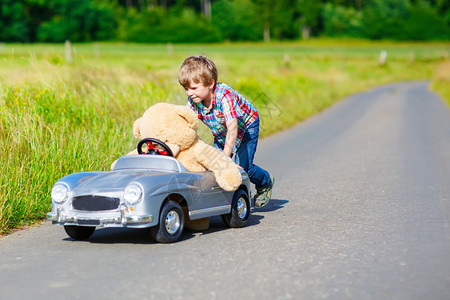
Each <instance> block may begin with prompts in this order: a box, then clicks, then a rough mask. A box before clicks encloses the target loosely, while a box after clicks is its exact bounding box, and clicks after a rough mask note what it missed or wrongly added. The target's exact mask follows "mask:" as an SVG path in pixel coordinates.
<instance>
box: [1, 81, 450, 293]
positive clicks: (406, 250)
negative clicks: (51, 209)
mask: <svg viewBox="0 0 450 300" xmlns="http://www.w3.org/2000/svg"><path fill="white" fill-rule="evenodd" d="M281 109H282V108H281ZM281 113H283V111H282V110H281ZM256 161H257V163H258V164H260V165H261V166H263V167H264V168H266V169H268V170H270V171H271V172H272V173H273V175H275V177H276V186H275V189H274V194H273V197H274V199H273V200H272V201H271V203H270V204H269V205H268V206H267V207H265V208H263V209H255V210H254V211H253V215H252V219H251V222H250V225H249V226H248V227H245V228H241V229H227V228H226V227H225V225H224V224H223V223H222V221H221V219H220V218H213V219H212V222H211V228H210V229H209V230H207V231H204V232H186V233H185V234H184V235H183V237H182V239H181V241H179V242H177V243H174V244H156V243H153V242H151V241H150V240H149V239H148V237H147V235H146V231H145V230H119V229H99V230H97V231H96V232H95V233H94V235H93V236H92V238H91V239H90V241H88V242H75V241H72V240H71V239H70V238H68V237H67V236H66V234H65V233H64V230H63V228H62V227H59V226H52V225H51V224H49V223H45V224H43V225H41V226H39V227H36V228H31V229H27V230H23V231H19V232H16V233H14V234H11V235H9V236H6V237H3V238H1V239H0V298H1V299H47V298H50V299H93V298H95V299H119V298H122V299H132V298H136V299H138V298H139V299H323V298H329V299H449V298H450V228H449V220H450V110H449V109H448V108H447V107H446V106H445V105H444V104H443V102H442V101H441V100H440V99H439V98H438V97H437V96H436V95H435V94H434V93H431V92H429V91H428V89H427V83H424V82H413V83H403V84H395V85H389V86H384V87H381V88H378V89H374V90H371V91H368V92H365V93H361V94H358V95H355V96H352V97H349V98H347V99H344V100H343V101H341V102H340V103H338V104H337V105H335V106H333V107H332V108H331V109H329V110H327V111H325V112H324V113H321V114H319V115H318V116H316V117H314V118H312V119H310V120H308V121H306V122H303V123H302V124H299V125H298V126H296V127H294V128H292V129H290V130H287V131H285V132H282V133H279V134H277V135H274V136H272V137H270V138H267V139H265V140H263V141H261V143H260V147H259V150H258V153H257V157H256Z"/></svg>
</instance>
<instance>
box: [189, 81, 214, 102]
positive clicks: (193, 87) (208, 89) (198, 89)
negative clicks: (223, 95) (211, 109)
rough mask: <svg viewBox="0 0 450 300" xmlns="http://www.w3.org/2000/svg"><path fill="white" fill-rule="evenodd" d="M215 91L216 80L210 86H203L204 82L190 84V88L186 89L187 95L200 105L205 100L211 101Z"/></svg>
mask: <svg viewBox="0 0 450 300" xmlns="http://www.w3.org/2000/svg"><path fill="white" fill-rule="evenodd" d="M213 89H214V80H213V81H212V82H211V83H210V84H209V85H206V86H205V85H203V83H202V82H199V83H195V82H193V81H191V82H190V84H189V87H185V88H184V90H185V91H186V95H187V96H188V97H189V98H191V100H192V101H194V103H196V104H198V103H200V102H202V101H204V100H207V101H211V99H212V95H213Z"/></svg>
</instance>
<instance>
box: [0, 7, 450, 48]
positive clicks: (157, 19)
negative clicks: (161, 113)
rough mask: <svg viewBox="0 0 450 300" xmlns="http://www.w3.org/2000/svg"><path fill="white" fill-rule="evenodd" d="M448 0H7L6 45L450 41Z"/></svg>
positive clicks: (3, 12) (1, 33) (2, 22)
mask: <svg viewBox="0 0 450 300" xmlns="http://www.w3.org/2000/svg"><path fill="white" fill-rule="evenodd" d="M449 3H450V2H449V1H448V0H277V1H271V0H0V42H2V41H6V42H61V41H64V40H71V41H74V42H84V41H97V40H119V41H130V42H143V43H144V42H145V43H166V42H173V43H181V42H182V43H186V42H188V43H192V42H219V41H224V40H230V41H259V40H266V41H269V40H270V39H277V40H284V39H299V38H308V37H309V36H332V37H361V38H369V39H398V40H436V39H438V40H449V39H450V29H449V28H450V4H449Z"/></svg>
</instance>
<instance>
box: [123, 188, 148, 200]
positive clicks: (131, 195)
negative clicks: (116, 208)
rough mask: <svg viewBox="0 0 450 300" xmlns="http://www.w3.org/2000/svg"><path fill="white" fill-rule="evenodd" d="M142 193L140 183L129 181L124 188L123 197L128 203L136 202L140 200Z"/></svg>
mask: <svg viewBox="0 0 450 300" xmlns="http://www.w3.org/2000/svg"><path fill="white" fill-rule="evenodd" d="M142 194H143V190H142V187H141V185H139V184H137V183H131V184H129V185H127V187H126V188H125V191H124V193H123V198H124V200H125V201H126V202H127V203H129V204H136V203H138V202H139V201H140V200H141V198H142Z"/></svg>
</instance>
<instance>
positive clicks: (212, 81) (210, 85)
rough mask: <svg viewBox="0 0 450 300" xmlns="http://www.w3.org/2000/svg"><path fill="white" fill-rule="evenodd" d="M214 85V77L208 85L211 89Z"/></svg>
mask: <svg viewBox="0 0 450 300" xmlns="http://www.w3.org/2000/svg"><path fill="white" fill-rule="evenodd" d="M215 85H216V81H215V80H214V79H211V83H210V84H209V85H208V87H209V88H210V89H212V88H213V87H214V86H215Z"/></svg>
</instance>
